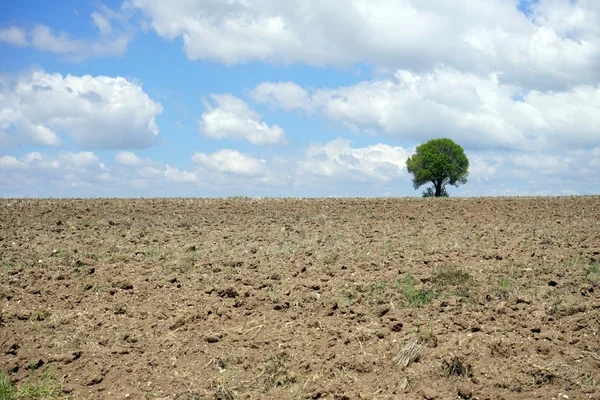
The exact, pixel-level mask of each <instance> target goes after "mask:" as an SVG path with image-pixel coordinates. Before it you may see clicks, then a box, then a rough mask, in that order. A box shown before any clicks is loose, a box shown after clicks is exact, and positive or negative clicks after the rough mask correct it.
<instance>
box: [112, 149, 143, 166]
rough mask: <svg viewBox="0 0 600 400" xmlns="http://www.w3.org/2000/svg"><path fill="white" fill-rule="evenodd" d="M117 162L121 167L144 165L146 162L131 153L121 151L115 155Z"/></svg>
mask: <svg viewBox="0 0 600 400" xmlns="http://www.w3.org/2000/svg"><path fill="white" fill-rule="evenodd" d="M115 160H116V161H117V162H118V163H119V164H121V165H129V166H136V165H142V164H143V163H144V161H143V160H142V159H141V158H139V157H138V156H136V155H135V154H134V153H132V152H130V151H121V152H119V153H118V154H117V155H115Z"/></svg>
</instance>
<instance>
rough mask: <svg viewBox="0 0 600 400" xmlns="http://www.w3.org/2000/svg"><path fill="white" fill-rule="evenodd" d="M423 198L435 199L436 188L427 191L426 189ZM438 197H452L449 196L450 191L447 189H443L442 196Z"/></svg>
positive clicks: (429, 188)
mask: <svg viewBox="0 0 600 400" xmlns="http://www.w3.org/2000/svg"><path fill="white" fill-rule="evenodd" d="M423 197H435V188H434V187H428V188H427V189H425V190H424V191H423ZM438 197H450V195H449V194H448V191H447V190H446V188H445V187H442V192H441V193H440V195H439V196H438Z"/></svg>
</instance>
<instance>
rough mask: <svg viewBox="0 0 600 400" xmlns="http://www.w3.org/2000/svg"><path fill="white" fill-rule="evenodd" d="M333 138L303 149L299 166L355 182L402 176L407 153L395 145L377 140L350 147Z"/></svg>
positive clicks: (313, 172) (330, 176)
mask: <svg viewBox="0 0 600 400" xmlns="http://www.w3.org/2000/svg"><path fill="white" fill-rule="evenodd" d="M350 144H351V142H350V141H349V140H346V139H342V138H337V139H334V140H332V141H330V142H327V143H324V144H313V145H311V146H309V147H308V148H307V149H306V154H305V158H304V160H302V161H301V163H300V166H301V168H302V170H303V171H304V172H305V173H308V174H309V175H315V176H321V177H327V178H345V179H350V180H356V181H390V180H392V179H397V178H399V177H402V176H403V175H406V173H407V172H406V164H405V163H406V159H407V158H408V157H409V156H410V154H409V152H408V151H407V150H405V149H404V148H402V147H399V146H389V145H386V144H382V143H378V144H375V145H371V146H365V147H357V148H353V147H351V146H350Z"/></svg>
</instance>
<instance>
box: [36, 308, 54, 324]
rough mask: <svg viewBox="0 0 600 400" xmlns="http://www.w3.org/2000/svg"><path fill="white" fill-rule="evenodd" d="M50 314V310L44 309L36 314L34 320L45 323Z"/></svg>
mask: <svg viewBox="0 0 600 400" xmlns="http://www.w3.org/2000/svg"><path fill="white" fill-rule="evenodd" d="M50 314H51V313H50V310H47V309H42V310H39V311H38V312H36V313H35V315H34V316H33V318H34V319H35V320H36V321H44V320H46V319H47V318H48V317H49V316H50Z"/></svg>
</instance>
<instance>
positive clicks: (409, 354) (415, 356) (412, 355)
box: [394, 339, 423, 369]
mask: <svg viewBox="0 0 600 400" xmlns="http://www.w3.org/2000/svg"><path fill="white" fill-rule="evenodd" d="M422 349H423V345H422V344H421V341H420V340H419V339H413V340H411V341H410V342H408V343H407V344H406V346H404V347H403V348H402V350H400V351H399V352H398V354H397V355H396V357H394V361H395V362H396V363H397V364H398V365H400V366H401V367H402V368H403V369H404V368H408V366H409V365H410V364H412V363H413V362H415V361H418V360H419V358H420V357H421V350H422Z"/></svg>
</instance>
